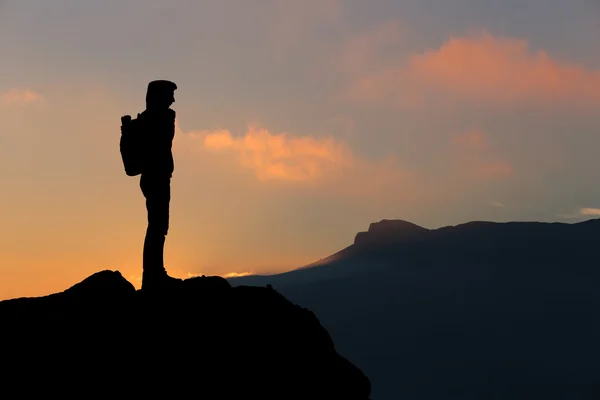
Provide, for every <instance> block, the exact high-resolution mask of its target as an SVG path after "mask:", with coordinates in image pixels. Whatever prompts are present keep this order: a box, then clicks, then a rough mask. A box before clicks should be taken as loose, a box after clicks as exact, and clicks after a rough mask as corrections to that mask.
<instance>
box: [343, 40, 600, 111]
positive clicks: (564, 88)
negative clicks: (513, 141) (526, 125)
mask: <svg viewBox="0 0 600 400" xmlns="http://www.w3.org/2000/svg"><path fill="white" fill-rule="evenodd" d="M372 67H373V68H372V70H371V73H369V74H365V75H363V76H360V77H358V79H357V80H356V82H355V85H354V86H353V89H352V91H351V96H352V98H353V99H355V100H361V101H384V102H392V103H394V104H400V105H402V106H407V105H415V104H421V103H423V102H425V101H428V100H433V99H437V100H439V99H440V96H442V98H444V97H443V96H444V95H445V96H446V97H448V98H449V99H455V98H456V96H459V97H460V98H465V99H471V100H476V101H482V100H485V101H493V102H496V103H506V104H514V103H515V102H521V103H526V102H532V101H533V102H543V103H551V102H562V103H567V104H573V103H576V104H578V105H585V104H590V103H595V104H597V103H598V102H600V71H598V70H591V69H586V68H584V67H582V66H579V65H576V64H573V63H563V62H559V61H557V60H553V59H552V58H551V57H550V56H549V55H548V54H547V53H546V52H544V51H541V50H538V51H533V50H531V49H530V47H529V43H528V42H527V41H526V40H523V39H515V38H503V37H495V36H493V35H491V34H489V33H487V32H484V33H482V34H480V35H478V36H471V37H451V38H450V39H449V40H448V41H447V42H445V43H444V44H443V45H442V46H441V47H440V48H438V49H433V50H428V51H425V52H424V53H421V54H415V55H412V56H410V57H409V59H408V61H407V62H403V63H399V62H395V63H391V64H386V65H383V66H372Z"/></svg>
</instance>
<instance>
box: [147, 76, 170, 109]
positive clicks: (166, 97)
mask: <svg viewBox="0 0 600 400" xmlns="http://www.w3.org/2000/svg"><path fill="white" fill-rule="evenodd" d="M176 89H177V85H176V84H175V83H174V82H171V81H165V80H156V81H152V82H150V83H149V84H148V90H147V91H146V108H147V109H154V110H160V109H165V110H166V109H168V108H169V107H171V104H173V103H174V102H175V90H176Z"/></svg>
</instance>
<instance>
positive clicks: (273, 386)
mask: <svg viewBox="0 0 600 400" xmlns="http://www.w3.org/2000/svg"><path fill="white" fill-rule="evenodd" d="M179 286H180V287H178V288H176V290H171V291H168V292H161V293H156V294H149V293H144V292H143V291H136V290H135V288H134V287H133V286H132V285H131V284H130V283H129V282H127V281H126V280H125V279H124V278H123V277H122V276H121V274H120V273H119V272H113V271H102V272H98V273H96V274H94V275H92V276H90V277H88V278H87V279H85V280H84V281H82V282H81V283H78V284H77V285H75V286H73V287H71V288H70V289H67V290H65V291H64V292H62V293H57V294H53V295H49V296H45V297H39V298H22V299H13V300H6V301H3V302H0V329H1V331H0V337H1V339H2V340H1V343H2V353H1V354H2V357H1V360H2V366H3V368H2V373H1V374H0V379H1V383H2V387H3V392H4V393H9V392H11V391H15V392H14V393H18V394H19V397H23V398H27V397H30V396H31V397H40V396H44V397H50V396H52V395H58V396H60V397H70V396H72V395H73V396H77V397H82V398H89V397H96V396H101V395H110V396H111V397H121V396H136V397H139V398H144V397H147V396H151V397H161V398H169V399H176V398H183V397H186V398H187V397H195V398H201V399H246V398H248V399H249V398H260V399H278V400H284V399H340V400H344V399H347V400H353V399H356V400H367V399H368V398H369V394H370V382H369V380H368V378H367V377H366V376H365V375H364V374H363V373H362V372H361V371H360V370H359V369H358V368H357V367H355V366H354V365H353V364H351V363H350V362H349V361H348V360H346V359H345V358H343V357H342V356H340V355H339V354H338V353H337V352H336V350H335V347H334V344H333V342H332V340H331V338H330V336H329V334H328V333H327V331H326V330H325V329H324V328H323V327H322V326H321V324H320V323H319V321H318V319H317V318H316V316H315V315H314V314H313V313H312V312H311V311H309V310H307V309H304V308H302V307H300V306H298V305H295V304H293V303H291V302H289V301H288V300H286V298H284V297H283V296H282V295H280V294H279V293H278V292H277V291H276V290H274V289H273V288H271V287H252V286H239V287H234V288H232V287H231V286H230V285H229V283H228V282H227V281H226V280H225V279H222V278H219V277H198V278H192V279H188V280H185V281H183V282H182V283H181V284H180V285H179Z"/></svg>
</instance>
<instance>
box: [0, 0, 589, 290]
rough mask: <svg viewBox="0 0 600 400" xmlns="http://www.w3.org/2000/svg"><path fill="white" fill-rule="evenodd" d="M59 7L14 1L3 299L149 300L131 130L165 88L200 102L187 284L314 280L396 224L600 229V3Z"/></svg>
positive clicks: (181, 252)
mask: <svg viewBox="0 0 600 400" xmlns="http://www.w3.org/2000/svg"><path fill="white" fill-rule="evenodd" d="M60 3H61V7H56V6H55V5H54V4H53V2H47V1H42V0H26V1H8V2H0V54H2V59H3V60H7V62H4V63H2V65H0V73H1V75H2V76H3V77H4V79H2V81H1V82H0V144H1V146H0V152H1V154H0V168H1V169H2V171H3V174H2V190H1V193H2V195H1V196H0V206H1V209H2V212H3V214H2V225H3V229H2V230H1V231H0V299H5V298H11V297H20V296H36V295H45V294H49V293H52V292H56V291H61V290H64V289H66V288H67V287H69V286H71V285H73V284H75V283H77V282H79V281H81V280H82V279H84V278H85V277H87V276H89V275H90V274H92V273H94V272H97V271H99V270H103V269H112V270H119V271H121V273H122V274H123V276H124V277H126V278H127V279H128V280H129V281H130V282H132V283H133V284H134V285H135V286H136V287H139V285H140V281H139V277H140V276H141V260H142V243H143V239H144V233H145V229H146V210H145V208H144V198H143V196H142V194H141V193H140V188H139V178H131V177H128V176H126V175H125V172H124V170H123V165H122V162H121V159H120V155H119V150H118V149H119V136H120V130H119V126H120V117H121V116H122V115H125V114H131V115H136V114H137V113H138V112H141V111H142V110H143V109H144V106H145V103H144V95H145V90H146V85H147V83H148V82H149V81H150V80H153V79H163V78H164V79H170V80H173V81H174V82H176V83H177V85H178V87H179V88H178V90H177V92H176V95H175V97H176V102H175V104H174V105H173V108H174V109H175V110H176V111H177V129H176V135H175V139H174V145H173V153H174V158H175V172H174V175H173V181H172V194H171V196H172V201H171V223H170V230H169V235H168V237H167V240H166V252H165V260H166V266H167V268H168V269H169V272H170V273H172V274H173V275H175V276H179V277H182V278H186V277H191V276H198V275H203V274H204V275H221V276H226V277H234V276H244V275H248V274H263V273H275V272H282V271H286V270H290V269H293V268H298V267H302V266H304V265H307V264H310V263H312V262H315V261H317V260H319V259H321V258H324V257H327V256H329V255H331V254H333V253H335V252H337V251H339V250H341V249H342V248H344V247H346V246H348V245H350V244H351V243H352V242H353V240H354V235H355V234H356V233H357V232H359V231H363V230H365V229H367V227H368V226H369V224H370V223H371V222H375V221H379V220H381V219H384V218H386V219H394V218H398V219H404V220H407V221H411V222H414V223H416V224H419V225H422V226H425V227H429V228H437V227H440V226H445V225H450V224H458V223H463V222H467V221H471V220H491V221H510V220H539V221H565V222H566V221H568V222H573V221H579V220H585V219H589V218H596V217H598V216H600V185H599V183H598V182H600V157H598V154H597V153H598V148H600V132H599V129H600V120H599V117H598V112H597V109H598V107H600V51H599V50H598V46H597V43H596V42H597V38H598V37H600V27H599V25H598V24H597V21H598V18H599V17H600V6H599V5H598V3H595V2H575V4H571V3H568V2H564V4H562V3H561V4H559V3H557V2H553V3H552V5H548V4H547V3H546V2H542V1H541V0H527V1H526V2H525V3H527V5H526V6H525V5H524V6H523V7H525V8H527V9H530V8H531V9H532V10H537V11H536V12H533V11H532V12H531V13H528V14H527V18H516V17H515V16H514V10H511V9H512V8H513V7H512V6H509V5H508V4H507V5H503V4H500V3H498V2H492V1H491V0H489V1H488V0H486V1H482V2H480V3H481V4H479V5H477V6H475V5H473V2H467V1H466V0H460V1H458V2H452V3H453V5H452V7H451V6H450V4H449V3H448V2H442V1H441V0H439V1H434V2H427V4H422V3H423V2H416V1H408V2H386V1H374V2H373V4H372V5H367V4H366V3H365V4H362V3H360V2H343V1H341V0H328V1H324V0H321V1H316V0H310V1H305V2H304V1H303V2H299V1H292V0H265V1H261V2H258V3H254V2H252V4H250V3H251V2H246V1H242V0H225V1H216V0H208V1H202V2H191V1H182V0H174V1H171V2H162V1H156V0H148V1H142V0H129V1H127V2H124V4H123V5H122V6H121V5H119V6H117V5H115V4H113V3H112V2H94V3H92V2H82V1H76V0H66V1H61V2H60ZM375 3H377V4H375ZM369 4H371V3H369ZM450 8H451V9H450ZM449 14H451V15H453V17H452V18H444V19H440V18H439V17H436V16H439V15H449ZM165 15H167V16H168V18H169V21H171V22H170V23H169V24H168V26H165V27H164V31H163V32H156V31H155V30H153V29H152V27H151V26H152V24H153V23H154V22H156V21H159V20H160V19H161V18H164V16H165ZM503 21H505V22H503ZM548 21H561V22H560V23H561V24H564V26H562V25H561V27H560V29H559V28H558V27H557V26H556V24H554V23H549V22H548ZM557 23H558V22H557Z"/></svg>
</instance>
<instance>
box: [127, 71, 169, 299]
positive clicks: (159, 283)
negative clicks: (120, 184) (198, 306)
mask: <svg viewBox="0 0 600 400" xmlns="http://www.w3.org/2000/svg"><path fill="white" fill-rule="evenodd" d="M176 89H177V85H176V84H175V83H173V82H170V81H165V80H157V81H152V82H150V83H149V84H148V90H147V93H146V110H145V111H143V112H142V113H141V114H138V116H137V118H136V119H134V120H131V116H129V115H126V116H123V117H122V118H121V123H122V124H121V143H120V147H121V156H122V158H123V163H124V165H125V172H126V173H127V175H129V176H136V175H140V174H141V178H140V188H141V189H142V193H143V195H144V197H145V198H146V209H147V211H148V228H147V230H146V237H145V239H144V252H143V274H142V289H143V290H148V289H150V290H153V289H160V288H164V287H165V286H170V285H172V284H173V283H176V282H181V279H177V278H173V277H170V276H168V275H167V271H166V270H165V266H164V245H165V239H166V235H167V232H168V230H169V202H170V201H171V177H172V175H173V170H174V163H173V154H172V152H171V148H172V144H173V137H174V136H175V111H174V110H172V109H171V108H170V106H171V104H173V103H174V102H175V96H174V94H175V90H176Z"/></svg>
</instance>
